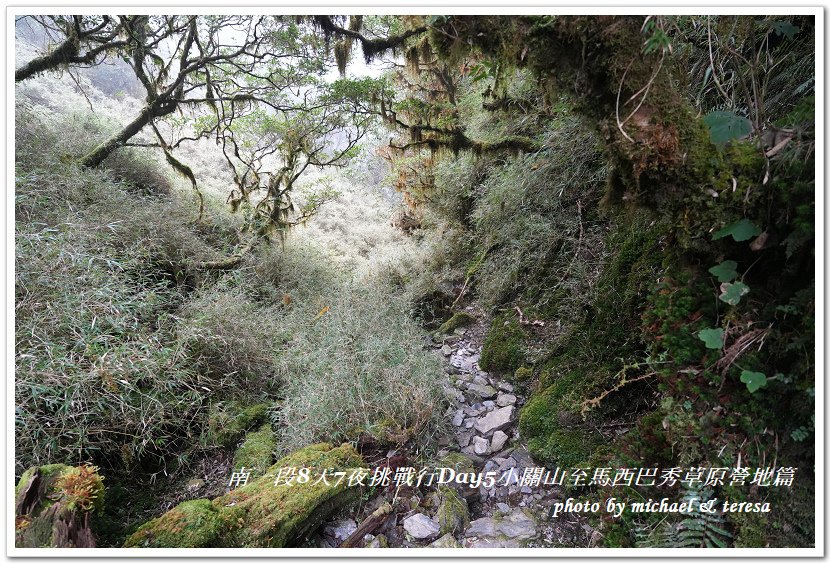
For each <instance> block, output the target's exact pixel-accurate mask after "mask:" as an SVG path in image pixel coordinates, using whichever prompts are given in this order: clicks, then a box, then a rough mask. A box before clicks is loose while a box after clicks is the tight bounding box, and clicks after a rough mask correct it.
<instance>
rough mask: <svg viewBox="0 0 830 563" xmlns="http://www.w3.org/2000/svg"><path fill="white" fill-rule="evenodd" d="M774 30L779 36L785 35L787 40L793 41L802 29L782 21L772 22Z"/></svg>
mask: <svg viewBox="0 0 830 563" xmlns="http://www.w3.org/2000/svg"><path fill="white" fill-rule="evenodd" d="M770 27H772V30H773V31H774V32H775V33H777V34H778V35H783V36H784V37H786V38H787V39H792V38H793V37H795V34H796V33H798V32H799V31H801V28H800V27H798V26H797V25H793V24H791V23H790V22H788V21H780V22H772V24H771V25H770Z"/></svg>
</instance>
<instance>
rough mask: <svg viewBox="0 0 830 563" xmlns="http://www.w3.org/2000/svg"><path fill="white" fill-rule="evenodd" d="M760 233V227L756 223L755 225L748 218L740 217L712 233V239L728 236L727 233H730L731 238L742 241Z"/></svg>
mask: <svg viewBox="0 0 830 563" xmlns="http://www.w3.org/2000/svg"><path fill="white" fill-rule="evenodd" d="M760 234H761V228H760V227H759V226H758V225H756V224H755V223H753V222H752V221H750V220H749V219H741V220H740V221H738V222H737V223H732V224H731V225H727V226H726V227H724V228H722V229H721V230H719V231H718V232H716V233H715V234H714V235H712V240H719V239H722V238H723V237H728V236H729V235H732V238H733V239H735V241H736V242H743V241H745V240H749V239H751V238H752V237H754V236H758V235H760Z"/></svg>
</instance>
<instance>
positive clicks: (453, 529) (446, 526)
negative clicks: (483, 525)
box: [438, 486, 470, 536]
mask: <svg viewBox="0 0 830 563" xmlns="http://www.w3.org/2000/svg"><path fill="white" fill-rule="evenodd" d="M438 493H439V495H440V496H441V504H440V505H439V506H438V525H439V526H441V531H440V532H439V533H440V534H441V535H442V536H443V535H444V534H455V533H458V532H461V531H463V530H464V529H465V528H466V527H467V526H468V525H469V524H470V509H469V508H468V507H467V502H466V501H465V500H464V499H462V498H461V497H460V496H459V495H458V493H456V492H455V491H454V490H453V489H450V488H449V487H444V486H441V487H439V489H438Z"/></svg>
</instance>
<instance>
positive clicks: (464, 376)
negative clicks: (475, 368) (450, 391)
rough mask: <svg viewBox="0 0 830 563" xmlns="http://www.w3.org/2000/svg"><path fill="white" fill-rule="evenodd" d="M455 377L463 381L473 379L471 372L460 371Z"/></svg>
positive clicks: (467, 381)
mask: <svg viewBox="0 0 830 563" xmlns="http://www.w3.org/2000/svg"><path fill="white" fill-rule="evenodd" d="M456 379H458V381H464V382H465V383H470V382H471V381H472V380H473V374H472V373H467V372H463V371H462V372H461V373H459V374H458V375H456Z"/></svg>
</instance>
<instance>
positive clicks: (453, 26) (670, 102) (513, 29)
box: [431, 16, 718, 204]
mask: <svg viewBox="0 0 830 563" xmlns="http://www.w3.org/2000/svg"><path fill="white" fill-rule="evenodd" d="M643 23H644V18H643V17H642V16H521V17H477V16H453V17H451V18H449V19H448V20H447V22H446V23H445V24H444V26H443V27H442V28H441V29H442V30H443V31H444V33H441V32H440V31H439V32H433V33H432V34H431V40H432V41H433V42H434V43H435V44H436V45H435V47H436V50H437V51H438V52H439V53H441V54H443V56H448V57H451V56H453V54H455V53H458V50H459V48H462V49H463V44H467V45H472V46H474V47H477V48H478V49H480V50H481V52H482V53H483V54H484V55H485V56H487V57H494V58H496V59H498V60H500V61H504V62H505V63H507V64H513V65H516V66H519V67H527V68H529V69H531V70H533V71H534V72H535V73H536V74H537V76H538V77H539V79H540V81H541V83H542V84H543V87H544V88H545V90H546V91H547V92H548V94H549V95H550V97H551V99H555V96H556V95H558V94H560V93H566V94H569V95H571V96H572V97H573V100H574V102H575V103H576V108H577V110H578V111H580V112H581V113H583V114H584V115H586V116H587V117H588V118H589V119H590V120H591V121H592V122H593V123H595V124H596V126H597V128H598V129H599V131H600V132H601V134H602V136H603V137H604V139H605V141H606V146H607V148H608V151H609V156H610V157H611V160H612V162H613V164H614V166H615V173H614V174H615V176H614V178H612V183H611V187H612V191H611V193H610V194H609V195H610V197H611V198H616V199H618V200H621V199H622V198H623V197H624V196H625V198H626V200H630V199H634V198H638V199H641V200H652V202H654V203H658V204H659V202H660V201H666V200H667V199H668V198H671V197H672V196H673V195H677V193H678V192H679V191H683V190H687V189H690V188H691V187H694V188H695V189H700V190H703V189H704V186H705V185H706V184H708V183H710V182H711V179H712V176H713V173H714V172H715V171H714V170H713V168H712V161H713V158H714V159H715V160H716V161H717V160H718V159H717V151H716V148H715V146H714V145H712V143H711V142H710V139H709V132H708V130H707V129H706V127H705V126H704V125H703V123H702V121H701V120H700V119H698V118H697V117H696V112H695V111H694V108H693V107H692V106H691V104H690V103H689V102H688V101H687V100H686V99H685V97H684V96H683V92H682V91H681V90H680V89H679V88H678V87H677V84H678V83H683V81H682V80H677V78H676V77H677V76H679V75H678V74H677V71H678V70H679V69H678V68H677V63H676V61H675V60H674V59H673V57H672V55H671V54H670V53H668V52H663V51H661V50H660V49H657V50H655V52H653V53H651V54H644V53H643V42H644V39H645V36H644V34H643V33H642V31H641V30H642V27H643ZM450 37H458V38H459V39H458V40H455V41H453V40H452V39H449V38H450ZM655 200H658V201H655Z"/></svg>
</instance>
